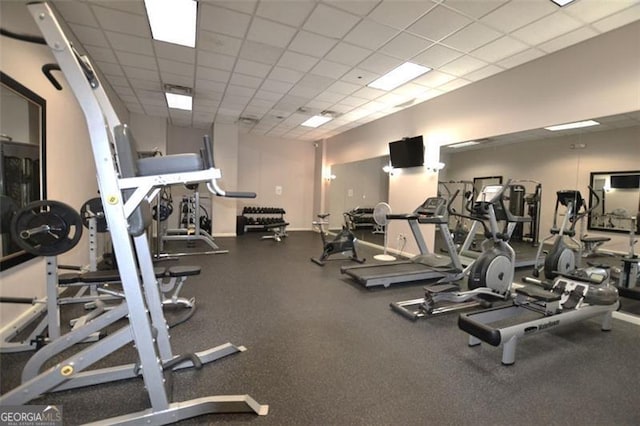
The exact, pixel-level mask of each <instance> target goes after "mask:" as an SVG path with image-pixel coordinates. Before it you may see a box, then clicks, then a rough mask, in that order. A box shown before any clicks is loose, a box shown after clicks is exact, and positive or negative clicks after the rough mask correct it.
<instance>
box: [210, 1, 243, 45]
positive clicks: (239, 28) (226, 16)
mask: <svg viewBox="0 0 640 426" xmlns="http://www.w3.org/2000/svg"><path fill="white" fill-rule="evenodd" d="M238 3H241V2H238ZM250 20H251V16H249V15H245V14H244V13H238V12H235V11H233V10H228V9H224V8H222V7H217V6H213V5H210V4H207V3H204V4H202V3H201V4H200V10H199V12H198V22H199V27H200V29H203V30H206V31H212V32H217V33H221V34H226V35H230V36H234V37H240V38H243V37H244V35H245V33H246V32H247V28H249V21H250Z"/></svg>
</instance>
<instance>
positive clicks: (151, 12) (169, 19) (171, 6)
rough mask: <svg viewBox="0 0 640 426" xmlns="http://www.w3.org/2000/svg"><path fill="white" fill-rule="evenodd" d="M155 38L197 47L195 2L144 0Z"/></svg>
mask: <svg viewBox="0 0 640 426" xmlns="http://www.w3.org/2000/svg"><path fill="white" fill-rule="evenodd" d="M144 4H145V6H146V8H147V16H149V23H150V24H151V34H153V38H154V39H156V40H160V41H166V42H167V43H175V44H180V45H182V46H188V47H195V46H196V15H197V10H198V3H197V2H195V1H194V0H171V1H167V0H144Z"/></svg>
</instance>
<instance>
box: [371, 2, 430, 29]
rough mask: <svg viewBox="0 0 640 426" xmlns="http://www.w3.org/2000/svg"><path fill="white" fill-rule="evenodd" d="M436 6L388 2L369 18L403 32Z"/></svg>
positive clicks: (420, 3) (425, 3) (375, 10)
mask: <svg viewBox="0 0 640 426" xmlns="http://www.w3.org/2000/svg"><path fill="white" fill-rule="evenodd" d="M434 6H435V3H433V2H431V1H410V0H409V1H386V2H382V3H380V5H379V6H378V7H376V8H375V9H374V10H373V12H371V13H370V14H369V16H368V17H369V18H371V19H373V20H374V21H377V22H380V23H381V24H386V25H389V26H391V27H394V28H397V29H400V30H403V29H405V28H406V27H407V26H408V25H410V24H411V23H413V22H415V20H416V19H418V18H419V17H420V16H422V15H423V14H424V13H425V12H427V11H428V10H429V9H431V8H432V7H434Z"/></svg>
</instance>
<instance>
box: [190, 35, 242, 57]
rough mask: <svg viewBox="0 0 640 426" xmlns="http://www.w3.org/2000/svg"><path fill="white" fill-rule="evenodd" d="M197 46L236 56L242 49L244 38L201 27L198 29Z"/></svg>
mask: <svg viewBox="0 0 640 426" xmlns="http://www.w3.org/2000/svg"><path fill="white" fill-rule="evenodd" d="M196 46H197V48H198V49H202V50H207V51H209V52H216V53H224V54H225V55H232V56H235V55H237V54H238V52H239V51H240V46H242V40H241V39H239V38H236V37H231V36H228V35H224V34H218V33H213V32H210V31H204V30H202V29H200V30H199V31H198V40H197V41H196Z"/></svg>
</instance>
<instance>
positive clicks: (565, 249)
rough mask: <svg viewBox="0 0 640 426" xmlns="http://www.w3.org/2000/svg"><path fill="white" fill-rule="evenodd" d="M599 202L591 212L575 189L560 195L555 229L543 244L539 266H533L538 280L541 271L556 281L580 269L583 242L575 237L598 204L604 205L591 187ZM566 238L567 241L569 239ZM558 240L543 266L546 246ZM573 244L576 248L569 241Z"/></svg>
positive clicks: (594, 204)
mask: <svg viewBox="0 0 640 426" xmlns="http://www.w3.org/2000/svg"><path fill="white" fill-rule="evenodd" d="M589 192H590V193H591V195H592V197H593V199H594V200H595V202H594V203H593V206H592V207H591V208H589V209H587V207H586V203H585V201H584V199H583V198H582V194H580V191H578V190H575V189H564V190H560V191H557V192H556V195H557V197H556V205H555V208H554V211H553V225H552V226H551V230H550V234H551V235H549V236H548V237H547V238H545V239H544V240H543V241H542V244H540V245H539V246H538V252H537V254H536V263H535V265H534V266H533V272H532V274H533V276H534V277H536V278H538V277H539V276H540V270H541V269H542V270H543V272H544V277H545V278H546V279H548V280H552V279H554V278H555V277H556V276H558V275H562V274H567V273H569V272H571V271H573V270H575V269H576V268H578V267H579V266H580V265H579V262H580V258H581V256H582V254H581V253H580V252H581V251H582V245H581V243H580V241H578V240H577V239H576V238H575V235H576V225H577V224H578V223H579V222H581V221H582V220H583V219H584V218H585V217H587V216H588V215H589V214H590V213H591V212H592V211H593V210H594V209H595V208H596V207H598V205H599V204H600V198H599V197H598V195H597V194H596V193H595V191H593V189H592V188H591V187H589ZM560 206H564V207H565V212H564V217H563V219H562V224H561V225H560V226H559V227H558V225H557V224H558V208H559V207H560ZM565 237H566V238H565ZM554 238H555V241H554V242H553V245H552V246H551V249H550V250H549V252H548V253H547V254H546V256H544V265H540V262H541V259H542V249H543V247H544V245H545V243H546V242H547V241H549V240H552V239H554ZM567 239H568V240H569V241H571V242H572V243H573V245H574V247H571V246H570V245H569V244H568V243H567V241H566V240H567Z"/></svg>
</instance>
